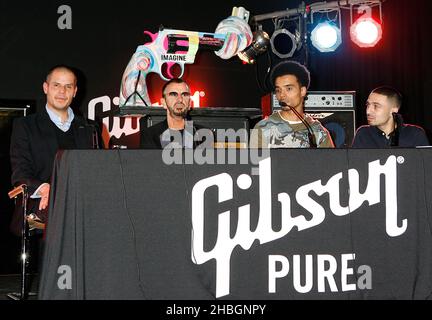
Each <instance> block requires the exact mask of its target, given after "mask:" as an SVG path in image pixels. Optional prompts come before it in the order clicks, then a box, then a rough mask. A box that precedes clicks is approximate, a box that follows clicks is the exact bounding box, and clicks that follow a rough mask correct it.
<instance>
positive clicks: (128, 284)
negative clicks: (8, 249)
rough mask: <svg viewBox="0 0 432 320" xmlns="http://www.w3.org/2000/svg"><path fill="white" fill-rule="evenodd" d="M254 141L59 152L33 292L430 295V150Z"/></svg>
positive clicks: (60, 295) (61, 295)
mask: <svg viewBox="0 0 432 320" xmlns="http://www.w3.org/2000/svg"><path fill="white" fill-rule="evenodd" d="M256 151H257V150H253V149H251V150H248V149H242V150H236V151H235V150H234V151H233V150H231V151H227V150H225V151H219V152H221V153H219V154H215V155H214V158H213V159H216V160H219V162H218V163H221V162H224V161H222V160H223V159H222V155H225V156H226V157H225V164H208V163H205V164H201V165H200V164H196V163H195V164H187V162H192V161H190V160H191V156H192V157H193V156H196V157H198V156H197V154H192V153H189V154H183V156H184V159H183V161H182V162H183V163H182V164H166V162H167V160H170V159H171V158H170V157H169V155H167V154H166V153H165V154H164V152H165V151H161V150H70V151H62V152H59V154H58V155H57V158H56V161H55V168H54V170H53V176H52V190H51V199H50V204H49V212H50V214H49V219H48V227H47V233H46V244H45V256H44V264H43V270H42V274H41V280H40V288H39V298H40V299H162V300H164V299H181V300H182V299H194V300H200V299H227V300H231V299H240V300H243V299H246V300H247V299H273V300H279V299H426V298H431V293H432V237H431V235H432V234H431V225H432V199H431V198H432V193H431V190H432V150H431V149H392V150H390V149H386V150H367V149H364V150H362V149H357V150H355V149H315V150H311V149H289V150H282V149H281V150H271V153H270V155H269V156H268V157H267V158H265V157H263V158H259V157H257V155H256V154H255V153H256ZM186 152H193V151H191V150H189V151H186ZM228 152H234V155H236V157H237V161H236V164H228V163H227V159H228ZM240 152H243V153H244V154H243V155H242V156H245V158H246V161H243V162H244V163H243V164H241V163H240V154H239V153H240ZM232 156H233V154H231V157H232ZM245 158H243V160H245ZM195 159H197V158H195ZM208 159H211V158H208ZM171 160H172V159H171ZM258 160H260V161H258ZM207 162H208V161H207Z"/></svg>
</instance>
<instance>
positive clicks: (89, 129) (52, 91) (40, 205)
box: [10, 65, 99, 235]
mask: <svg viewBox="0 0 432 320" xmlns="http://www.w3.org/2000/svg"><path fill="white" fill-rule="evenodd" d="M43 90H44V93H45V95H46V105H45V107H44V108H43V110H41V111H40V112H38V113H36V114H32V115H29V116H27V117H23V118H19V119H16V120H15V122H14V126H13V130H12V136H11V146H10V159H11V168H12V178H11V181H12V184H13V185H14V186H18V185H21V184H26V185H27V187H28V192H29V195H31V198H32V202H33V203H34V204H35V208H34V210H33V211H34V213H35V215H30V216H29V218H28V222H29V225H30V227H33V228H39V229H43V228H44V226H45V225H44V222H45V218H46V208H47V206H48V199H49V193H50V177H51V172H52V169H53V163H54V158H55V155H56V153H57V151H58V150H60V149H62V150H64V149H90V148H97V147H98V140H99V139H98V134H97V130H96V129H95V128H96V127H95V125H94V124H89V123H88V122H87V121H86V120H85V119H84V118H83V117H81V116H77V115H75V114H74V112H73V111H72V109H71V108H70V104H71V102H72V100H73V98H74V97H75V95H76V93H77V90H78V87H77V77H76V74H75V72H74V71H73V69H71V68H70V67H67V66H64V65H59V66H55V67H53V68H52V69H51V70H49V72H48V73H47V77H46V80H45V82H44V83H43ZM17 207H18V206H17ZM17 209H19V208H17ZM21 222H22V214H21V212H20V210H15V213H14V216H13V218H12V223H11V231H12V232H13V233H14V234H17V235H19V234H20V230H21Z"/></svg>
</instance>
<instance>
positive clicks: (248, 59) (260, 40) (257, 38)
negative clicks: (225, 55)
mask: <svg viewBox="0 0 432 320" xmlns="http://www.w3.org/2000/svg"><path fill="white" fill-rule="evenodd" d="M269 42H270V40H269V36H268V34H267V32H265V31H263V30H257V31H255V32H254V33H253V39H252V43H251V45H250V46H249V47H247V48H246V49H244V50H243V51H242V52H240V53H238V54H237V56H238V57H239V58H240V59H241V60H242V61H244V62H245V63H248V64H252V63H254V62H255V59H256V57H258V56H259V55H260V54H262V53H264V52H266V51H267V49H268V45H269Z"/></svg>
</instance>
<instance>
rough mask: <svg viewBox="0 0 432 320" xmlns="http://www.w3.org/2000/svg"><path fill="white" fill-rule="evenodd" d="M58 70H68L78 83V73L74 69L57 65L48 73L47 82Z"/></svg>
mask: <svg viewBox="0 0 432 320" xmlns="http://www.w3.org/2000/svg"><path fill="white" fill-rule="evenodd" d="M56 70H67V71H69V72H71V73H72V74H73V75H74V77H75V82H78V77H77V72H76V71H75V69H74V68H73V67H70V66H67V65H65V64H57V65H55V66H54V67H51V68H50V69H49V70H48V72H47V73H46V77H45V81H48V78H49V77H50V76H51V74H52V73H53V72H54V71H56Z"/></svg>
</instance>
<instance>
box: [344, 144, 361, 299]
mask: <svg viewBox="0 0 432 320" xmlns="http://www.w3.org/2000/svg"><path fill="white" fill-rule="evenodd" d="M349 152H350V149H349V148H345V159H346V161H345V162H346V172H347V181H348V211H349V212H348V220H349V229H350V230H349V231H350V243H351V251H352V253H353V254H355V252H354V237H353V222H352V218H351V206H350V198H351V185H350V183H349V175H348V173H349V170H350V157H349ZM359 187H360V185H359ZM353 260H354V262H353V264H354V272H353V275H354V277H355V280H356V287H357V283H358V275H357V270H358V268H357V264H356V259H353ZM359 291H360V294H362V290H356V291H355V292H359Z"/></svg>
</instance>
